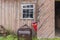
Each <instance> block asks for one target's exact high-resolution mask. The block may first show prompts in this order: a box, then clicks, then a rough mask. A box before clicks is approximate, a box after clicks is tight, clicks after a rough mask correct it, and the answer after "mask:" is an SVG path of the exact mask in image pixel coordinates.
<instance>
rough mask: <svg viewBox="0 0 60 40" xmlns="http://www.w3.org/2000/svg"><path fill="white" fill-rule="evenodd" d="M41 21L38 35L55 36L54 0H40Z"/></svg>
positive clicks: (44, 36)
mask: <svg viewBox="0 0 60 40" xmlns="http://www.w3.org/2000/svg"><path fill="white" fill-rule="evenodd" d="M38 5H39V10H40V12H39V14H40V15H39V19H40V20H39V23H38V32H37V36H38V37H43V38H47V37H48V38H53V37H54V36H55V26H54V24H55V23H54V20H55V19H54V0H39V1H38Z"/></svg>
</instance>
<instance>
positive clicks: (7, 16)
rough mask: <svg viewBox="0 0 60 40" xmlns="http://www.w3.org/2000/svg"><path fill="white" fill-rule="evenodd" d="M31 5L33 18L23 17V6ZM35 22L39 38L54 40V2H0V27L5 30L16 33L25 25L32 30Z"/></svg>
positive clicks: (43, 0) (49, 0)
mask: <svg viewBox="0 0 60 40" xmlns="http://www.w3.org/2000/svg"><path fill="white" fill-rule="evenodd" d="M31 4H32V5H33V8H30V9H33V14H32V15H33V16H32V17H26V18H25V16H24V17H23V14H22V13H23V12H22V10H23V8H22V6H23V5H31ZM26 9H27V8H26ZM33 21H34V22H37V23H38V24H37V25H38V27H37V29H38V31H37V37H42V38H47V37H48V38H53V37H54V36H55V27H54V0H0V25H2V26H4V28H5V29H7V30H10V31H12V32H15V33H16V32H17V30H18V29H19V28H20V27H22V26H23V25H25V24H27V25H28V26H29V27H30V28H32V22H33ZM32 29H33V28H32Z"/></svg>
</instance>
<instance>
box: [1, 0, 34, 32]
mask: <svg viewBox="0 0 60 40" xmlns="http://www.w3.org/2000/svg"><path fill="white" fill-rule="evenodd" d="M23 2H26V3H29V2H30V3H35V1H34V2H33V0H29V1H28V0H24V1H23V0H0V25H3V26H4V27H5V28H6V29H8V30H10V31H14V32H16V31H17V30H18V28H20V27H21V26H23V25H25V24H27V25H28V26H30V28H31V23H32V21H34V20H35V18H34V19H27V20H26V19H21V17H22V15H21V14H22V13H21V3H23ZM34 15H35V14H34Z"/></svg>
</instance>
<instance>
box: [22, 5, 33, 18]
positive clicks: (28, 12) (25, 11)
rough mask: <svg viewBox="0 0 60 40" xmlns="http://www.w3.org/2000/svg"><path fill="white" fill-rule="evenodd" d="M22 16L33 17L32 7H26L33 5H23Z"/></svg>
mask: <svg viewBox="0 0 60 40" xmlns="http://www.w3.org/2000/svg"><path fill="white" fill-rule="evenodd" d="M23 8H27V9H23V18H33V9H28V8H33V5H27V6H23Z"/></svg>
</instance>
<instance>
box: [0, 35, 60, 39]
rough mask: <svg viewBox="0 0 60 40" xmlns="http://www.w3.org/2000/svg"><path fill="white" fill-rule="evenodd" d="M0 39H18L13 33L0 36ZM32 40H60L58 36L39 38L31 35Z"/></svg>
mask: <svg viewBox="0 0 60 40" xmlns="http://www.w3.org/2000/svg"><path fill="white" fill-rule="evenodd" d="M0 40H18V38H17V36H15V35H8V36H6V37H0ZM22 40H23V39H22ZM32 40H60V38H40V39H37V38H36V37H33V38H32Z"/></svg>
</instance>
